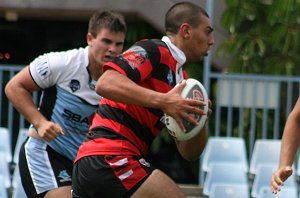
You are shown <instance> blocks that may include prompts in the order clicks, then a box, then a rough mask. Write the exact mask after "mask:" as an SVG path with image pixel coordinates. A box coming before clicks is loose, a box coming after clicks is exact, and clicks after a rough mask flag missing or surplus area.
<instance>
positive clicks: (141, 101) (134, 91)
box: [96, 70, 164, 108]
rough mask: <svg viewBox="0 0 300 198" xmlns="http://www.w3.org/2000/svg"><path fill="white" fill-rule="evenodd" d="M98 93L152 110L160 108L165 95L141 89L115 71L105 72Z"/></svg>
mask: <svg viewBox="0 0 300 198" xmlns="http://www.w3.org/2000/svg"><path fill="white" fill-rule="evenodd" d="M96 91H97V93H98V94H100V95H101V96H103V97H106V98H108V99H110V100H113V101H116V102H121V103H125V104H133V105H139V106H144V107H151V108H159V107H160V105H161V103H162V97H163V95H164V94H163V93H159V92H155V91H153V90H150V89H146V88H144V87H141V86H139V85H137V84H136V83H134V82H133V81H131V80H130V79H128V78H127V77H126V76H124V75H122V74H120V73H118V72H117V71H114V70H107V71H105V72H104V74H103V75H102V76H101V78H100V79H99V80H98V82H97V85H96Z"/></svg>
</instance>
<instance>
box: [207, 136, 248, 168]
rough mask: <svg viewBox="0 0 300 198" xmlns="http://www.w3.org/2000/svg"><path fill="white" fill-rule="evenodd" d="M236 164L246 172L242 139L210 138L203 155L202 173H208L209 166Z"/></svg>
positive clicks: (244, 148)
mask: <svg viewBox="0 0 300 198" xmlns="http://www.w3.org/2000/svg"><path fill="white" fill-rule="evenodd" d="M224 162H225V163H238V164H240V165H241V166H242V167H243V169H244V171H245V172H248V162H247V155H246V146H245V141H244V139H243V138H235V137H210V138H209V139H208V143H207V146H206V148H205V151H204V154H203V161H202V168H201V169H202V171H203V172H208V171H209V170H210V169H211V164H216V163H224Z"/></svg>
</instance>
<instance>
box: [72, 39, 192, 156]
mask: <svg viewBox="0 0 300 198" xmlns="http://www.w3.org/2000/svg"><path fill="white" fill-rule="evenodd" d="M170 45H173V44H171V42H170V41H169V43H166V42H163V41H162V40H159V39H152V40H142V41H139V42H137V43H135V44H134V45H133V46H132V47H130V48H129V49H128V50H126V51H125V52H124V53H122V54H121V55H120V56H118V57H116V58H115V60H114V61H112V62H108V63H106V64H105V65H103V70H104V71H105V70H106V69H107V68H113V69H115V70H117V71H118V72H120V73H122V74H123V75H126V76H127V77H128V78H130V79H131V80H132V81H134V82H135V83H137V84H138V85H140V86H142V87H145V88H148V89H152V90H155V91H158V92H161V93H167V92H168V91H170V90H171V89H172V88H173V87H174V86H175V85H176V84H177V83H178V82H177V81H178V80H177V81H176V79H178V75H181V79H183V78H187V74H186V72H185V71H182V68H181V67H182V64H179V63H178V59H180V57H179V58H178V56H177V55H176V52H173V51H174V47H175V46H174V45H173V49H171V48H170ZM175 48H176V47H175ZM176 49H177V50H178V51H180V50H179V49H178V48H176ZM180 53H182V52H181V51H180ZM182 54H183V53H182ZM176 56H177V57H176ZM181 60H182V59H181ZM184 60H185V57H184ZM137 97H138V96H137ZM163 116H164V113H163V112H162V111H161V110H160V109H154V108H147V107H142V106H137V105H129V104H123V103H120V102H115V101H112V100H109V99H106V98H103V99H102V100H101V102H100V104H99V107H98V110H97V113H96V114H95V116H94V118H93V119H92V123H91V127H90V132H89V133H88V135H87V137H86V140H85V142H84V143H83V144H82V145H81V147H80V149H79V151H78V155H77V159H76V160H78V159H80V158H81V157H84V156H88V155H142V156H144V155H147V153H148V150H149V146H150V145H151V143H152V141H153V139H154V138H155V137H156V136H158V135H159V133H160V131H161V130H162V128H163V127H164V126H165V125H164V124H163V122H162V119H163Z"/></svg>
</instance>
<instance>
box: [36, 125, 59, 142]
mask: <svg viewBox="0 0 300 198" xmlns="http://www.w3.org/2000/svg"><path fill="white" fill-rule="evenodd" d="M37 131H38V134H39V136H40V137H41V138H43V140H45V141H47V142H50V141H52V140H54V139H55V138H56V137H57V136H59V135H64V131H63V129H62V128H61V126H59V125H58V124H57V123H54V122H50V121H46V122H44V123H43V124H41V125H40V127H38V128H37Z"/></svg>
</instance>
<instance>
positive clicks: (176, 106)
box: [161, 80, 206, 131]
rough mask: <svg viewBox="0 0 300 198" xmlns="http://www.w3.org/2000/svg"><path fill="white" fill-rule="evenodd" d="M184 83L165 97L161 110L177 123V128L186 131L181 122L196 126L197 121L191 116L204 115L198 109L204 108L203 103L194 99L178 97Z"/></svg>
mask: <svg viewBox="0 0 300 198" xmlns="http://www.w3.org/2000/svg"><path fill="white" fill-rule="evenodd" d="M185 85H186V81H185V80H184V81H182V82H181V83H180V84H179V85H178V86H176V87H174V88H173V89H172V90H170V91H169V92H168V93H166V95H165V100H164V101H163V102H164V103H163V104H162V107H161V109H162V110H163V112H164V113H166V114H167V115H169V116H171V117H173V118H174V119H175V120H176V122H177V123H178V125H179V127H180V128H181V129H182V130H183V131H186V129H185V127H184V125H183V120H186V121H188V122H190V123H192V124H194V125H197V124H198V123H197V120H196V119H195V117H194V116H193V114H199V115H205V114H206V112H204V111H203V110H202V109H200V108H199V107H201V106H204V105H205V103H204V102H202V101H199V100H196V99H185V98H182V97H181V96H180V93H181V91H182V89H183V88H184V87H185Z"/></svg>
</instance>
